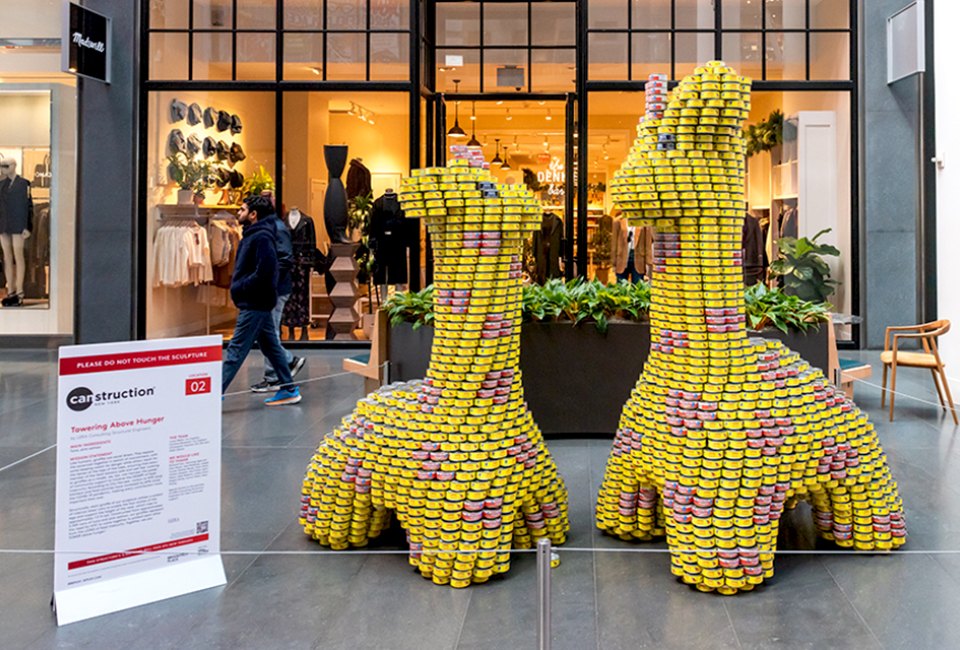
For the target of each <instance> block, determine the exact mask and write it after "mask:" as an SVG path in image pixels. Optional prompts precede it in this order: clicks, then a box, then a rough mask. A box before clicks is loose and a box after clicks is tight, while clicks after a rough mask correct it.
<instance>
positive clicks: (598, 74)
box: [587, 34, 629, 79]
mask: <svg viewBox="0 0 960 650" xmlns="http://www.w3.org/2000/svg"><path fill="white" fill-rule="evenodd" d="M587 44H588V48H589V65H588V67H587V78H588V79H626V78H627V66H628V65H629V61H627V58H628V57H627V34H590V36H589V39H588V41H587Z"/></svg>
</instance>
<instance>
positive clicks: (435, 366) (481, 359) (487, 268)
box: [427, 220, 522, 416]
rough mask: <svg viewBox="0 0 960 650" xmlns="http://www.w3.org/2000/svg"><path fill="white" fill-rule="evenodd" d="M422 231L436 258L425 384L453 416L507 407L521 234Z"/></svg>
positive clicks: (515, 354) (516, 351)
mask: <svg viewBox="0 0 960 650" xmlns="http://www.w3.org/2000/svg"><path fill="white" fill-rule="evenodd" d="M427 225H428V228H429V230H430V235H431V238H432V240H433V242H434V255H435V260H436V268H435V273H434V277H435V282H434V297H433V302H434V331H435V336H434V342H433V346H432V348H431V351H430V365H429V367H428V369H427V383H428V384H430V385H432V386H433V387H435V388H440V389H442V393H441V395H440V403H439V404H440V405H441V406H444V407H446V408H451V409H454V410H455V411H454V412H451V415H464V416H465V415H468V411H469V409H470V407H476V406H481V407H485V406H490V407H492V406H502V405H505V404H506V403H507V402H508V401H509V396H510V395H511V392H512V390H513V388H514V387H516V386H519V385H520V382H519V375H520V371H519V360H520V320H521V305H522V275H521V268H522V266H521V262H520V253H521V250H522V239H521V236H520V233H519V232H518V231H515V232H510V233H507V232H503V231H497V230H483V231H468V230H466V229H465V228H464V225H463V224H459V223H452V222H450V221H446V220H438V221H429V222H428V224H427ZM461 411H462V412H461Z"/></svg>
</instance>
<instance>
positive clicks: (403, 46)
mask: <svg viewBox="0 0 960 650" xmlns="http://www.w3.org/2000/svg"><path fill="white" fill-rule="evenodd" d="M409 78H410V35H409V34H407V33H403V34H389V33H388V34H378V33H374V34H370V79H371V80H374V79H379V80H390V81H404V80H406V79H409Z"/></svg>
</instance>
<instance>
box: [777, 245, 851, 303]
mask: <svg viewBox="0 0 960 650" xmlns="http://www.w3.org/2000/svg"><path fill="white" fill-rule="evenodd" d="M828 232H830V228H827V229H826V230H821V231H820V232H818V233H817V234H816V235H814V236H813V238H812V239H808V238H806V237H800V238H799V239H797V238H794V237H783V238H781V239H780V240H779V242H778V246H779V248H780V259H777V260H775V261H774V262H773V263H772V264H771V265H770V271H771V272H772V273H773V274H774V275H776V276H779V277H782V278H783V284H784V288H785V289H786V291H787V293H790V294H793V295H795V296H798V297H799V298H800V299H802V300H810V301H813V302H823V301H825V300H827V298H829V297H830V296H831V295H832V294H833V292H834V291H836V287H837V285H838V284H839V283H838V282H837V281H836V280H831V279H830V266H829V265H828V264H827V263H826V261H824V259H823V257H822V256H823V255H829V256H832V257H836V256H838V255H840V251H839V250H838V249H837V248H836V247H835V246H831V245H830V244H819V243H817V240H818V239H819V238H820V236H821V235H824V234H826V233H828Z"/></svg>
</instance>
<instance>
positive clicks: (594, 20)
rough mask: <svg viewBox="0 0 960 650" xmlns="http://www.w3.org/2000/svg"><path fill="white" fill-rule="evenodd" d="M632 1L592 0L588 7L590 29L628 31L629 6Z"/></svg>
mask: <svg viewBox="0 0 960 650" xmlns="http://www.w3.org/2000/svg"><path fill="white" fill-rule="evenodd" d="M629 1H630V0H590V2H589V3H588V6H587V13H588V14H589V19H588V21H587V26H588V27H589V28H590V29H627V28H628V27H629V24H628V22H627V5H628V3H629Z"/></svg>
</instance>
